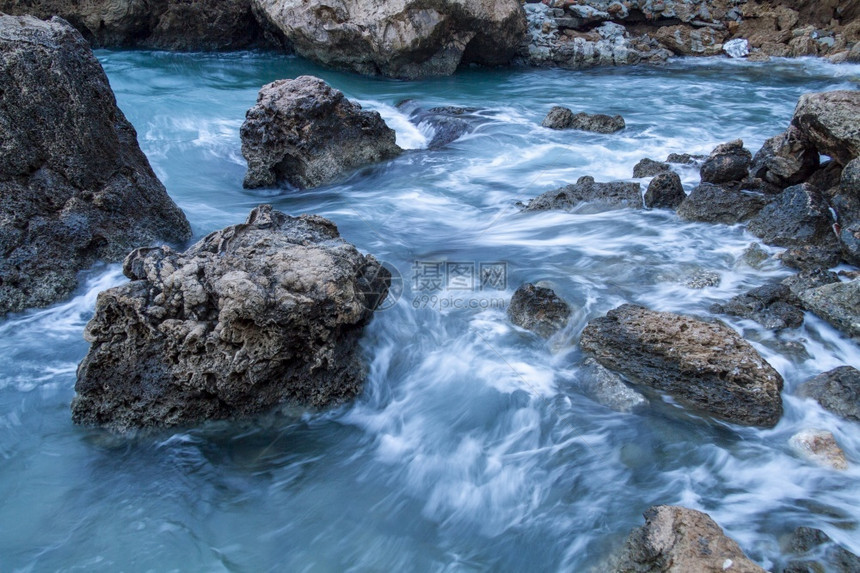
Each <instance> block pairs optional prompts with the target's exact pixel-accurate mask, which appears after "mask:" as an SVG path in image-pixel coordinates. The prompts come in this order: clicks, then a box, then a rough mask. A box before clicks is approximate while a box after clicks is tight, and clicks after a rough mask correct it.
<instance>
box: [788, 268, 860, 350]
mask: <svg viewBox="0 0 860 573" xmlns="http://www.w3.org/2000/svg"><path fill="white" fill-rule="evenodd" d="M798 298H800V301H801V302H802V303H803V306H804V308H806V310H809V311H811V312H814V313H815V314H817V315H818V316H820V317H821V318H823V319H824V320H826V321H827V322H829V323H830V324H832V325H833V326H835V327H836V328H838V329H839V330H841V331H842V332H844V333H845V334H847V335H849V336H852V337H855V338H860V279H854V280H853V281H850V282H847V283H843V282H836V283H831V284H827V285H824V286H819V287H816V288H810V289H807V290H804V291H802V292H800V293H798Z"/></svg>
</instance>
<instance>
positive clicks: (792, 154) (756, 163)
mask: <svg viewBox="0 0 860 573" xmlns="http://www.w3.org/2000/svg"><path fill="white" fill-rule="evenodd" d="M819 162H820V160H819V155H818V152H817V151H816V150H815V149H813V148H811V147H809V146H808V145H807V144H806V143H805V142H804V141H803V138H802V136H801V134H800V131H799V130H798V129H797V128H789V129H788V131H786V132H785V133H781V134H779V135H776V136H774V137H771V138H770V139H768V140H767V141H765V142H764V145H762V148H761V149H760V150H759V151H758V152H757V153H756V154H755V157H753V160H752V165H751V166H750V174H751V175H752V176H753V177H758V178H760V179H764V180H765V181H767V182H768V183H770V184H772V185H775V186H776V187H777V188H780V189H784V188H786V187H789V186H791V185H796V184H798V183H802V182H804V181H806V180H807V179H808V178H809V176H810V175H812V174H813V173H814V172H815V170H816V169H817V168H818V165H819Z"/></svg>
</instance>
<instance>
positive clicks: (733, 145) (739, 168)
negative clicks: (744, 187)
mask: <svg viewBox="0 0 860 573" xmlns="http://www.w3.org/2000/svg"><path fill="white" fill-rule="evenodd" d="M751 163H752V153H750V152H749V150H748V149H746V148H745V147H744V142H743V141H742V140H740V139H738V140H735V141H731V142H729V143H723V144H722V145H718V146H717V147H716V148H714V150H713V151H712V152H711V155H710V156H708V158H707V159H705V162H704V163H703V164H702V167H701V169H700V170H699V173H700V174H701V176H702V183H713V184H714V185H720V184H723V183H732V182H740V181H743V180H744V179H746V178H747V176H748V175H749V167H750V164H751Z"/></svg>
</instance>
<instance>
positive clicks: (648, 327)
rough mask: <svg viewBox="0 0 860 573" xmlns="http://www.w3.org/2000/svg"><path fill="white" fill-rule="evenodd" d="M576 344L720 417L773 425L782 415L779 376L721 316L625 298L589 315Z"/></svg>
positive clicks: (621, 370)
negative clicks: (706, 317) (599, 314)
mask: <svg viewBox="0 0 860 573" xmlns="http://www.w3.org/2000/svg"><path fill="white" fill-rule="evenodd" d="M580 344H581V346H582V349H583V350H584V351H585V352H588V353H589V354H591V355H593V356H594V358H595V359H596V360H597V361H598V362H599V363H600V364H602V365H603V366H604V367H606V368H608V369H610V370H612V371H614V372H618V373H620V374H622V375H624V376H625V377H626V378H628V379H629V380H630V381H631V382H634V383H637V384H644V385H646V386H650V387H652V388H656V389H658V390H662V391H664V392H668V393H669V394H671V395H672V396H674V397H675V398H676V399H677V400H678V401H679V402H680V403H682V404H686V405H688V406H691V407H693V408H697V409H699V410H702V411H704V412H708V413H709V414H711V415H713V416H715V417H717V418H721V419H723V420H727V421H729V422H732V423H736V424H743V425H750V426H764V427H773V426H775V425H776V423H777V422H778V421H779V419H780V417H781V416H782V398H781V396H780V391H781V390H782V377H781V376H780V375H779V373H778V372H777V371H776V370H774V369H773V368H772V367H771V366H770V364H768V363H767V362H766V361H765V360H764V359H763V358H762V357H761V356H759V354H758V352H756V351H755V349H753V347H752V346H750V345H749V344H748V343H747V342H746V341H744V340H743V339H742V338H741V337H740V336H738V334H737V333H736V332H735V331H734V330H732V329H731V328H729V327H728V326H726V325H725V324H723V323H721V322H704V321H701V320H698V319H696V318H692V317H688V316H682V315H678V314H673V313H670V312H656V311H652V310H648V309H645V308H642V307H640V306H635V305H631V304H625V305H622V306H620V307H618V308H616V309H615V310H612V311H610V312H609V313H608V314H607V315H606V316H605V317H603V318H597V319H594V320H592V321H591V322H589V324H588V326H587V327H586V328H585V330H584V331H583V333H582V339H581V342H580Z"/></svg>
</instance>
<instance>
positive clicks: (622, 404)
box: [582, 358, 649, 412]
mask: <svg viewBox="0 0 860 573" xmlns="http://www.w3.org/2000/svg"><path fill="white" fill-rule="evenodd" d="M582 366H583V367H582V373H583V380H582V386H583V389H584V390H585V392H586V394H588V395H589V396H590V397H591V398H592V399H593V400H594V401H595V402H597V403H598V404H603V405H604V406H606V407H607V408H610V409H612V410H615V411H616V412H633V411H635V410H638V409H641V408H644V407H645V406H647V405H648V403H649V402H648V399H647V398H646V397H645V396H643V395H642V394H640V393H639V392H637V391H636V390H634V389H633V388H631V387H630V386H628V385H627V384H625V383H624V381H623V380H621V377H620V376H619V375H618V374H615V373H614V372H610V371H609V370H607V369H606V368H604V367H603V366H601V365H600V364H599V363H598V362H597V361H596V360H594V359H593V358H588V359H586V360H585V362H584V363H583V365H582Z"/></svg>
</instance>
